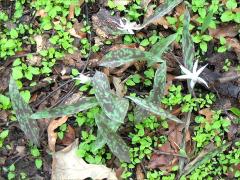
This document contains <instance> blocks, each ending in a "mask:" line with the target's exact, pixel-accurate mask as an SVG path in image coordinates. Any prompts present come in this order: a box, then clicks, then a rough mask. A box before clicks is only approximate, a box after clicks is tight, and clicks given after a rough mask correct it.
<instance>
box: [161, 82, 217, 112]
mask: <svg viewBox="0 0 240 180" xmlns="http://www.w3.org/2000/svg"><path fill="white" fill-rule="evenodd" d="M181 91H182V86H180V85H178V86H175V85H172V86H171V87H170V88H169V94H168V95H167V96H166V97H164V98H163V99H162V103H163V104H165V105H167V106H168V107H170V109H171V110H172V109H173V107H174V106H177V105H180V106H181V111H182V112H189V111H192V110H195V111H197V110H198V108H204V107H210V105H211V104H212V103H213V102H214V101H215V95H214V94H212V93H209V94H206V95H205V96H203V95H201V94H200V95H199V97H198V98H194V97H192V95H191V94H187V95H183V94H182V92H181Z"/></svg>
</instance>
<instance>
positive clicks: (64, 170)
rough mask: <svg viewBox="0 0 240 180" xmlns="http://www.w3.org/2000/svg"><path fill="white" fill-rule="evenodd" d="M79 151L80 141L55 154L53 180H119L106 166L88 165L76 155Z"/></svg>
mask: <svg viewBox="0 0 240 180" xmlns="http://www.w3.org/2000/svg"><path fill="white" fill-rule="evenodd" d="M77 149H78V139H77V140H76V141H75V142H74V143H73V144H71V145H69V146H68V147H67V148H65V149H63V150H61V151H58V152H56V153H55V154H53V163H52V180H59V179H60V180H63V179H86V178H92V179H94V180H101V179H111V180H117V177H116V174H115V172H114V171H113V170H112V169H109V168H107V167H106V166H104V165H95V164H87V163H86V162H85V161H84V160H83V159H82V158H80V157H78V156H77V155H76V151H77Z"/></svg>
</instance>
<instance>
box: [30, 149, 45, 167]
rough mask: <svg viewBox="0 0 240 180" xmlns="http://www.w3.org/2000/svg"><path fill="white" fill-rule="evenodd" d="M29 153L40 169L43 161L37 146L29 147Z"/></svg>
mask: <svg viewBox="0 0 240 180" xmlns="http://www.w3.org/2000/svg"><path fill="white" fill-rule="evenodd" d="M30 150H31V155H32V156H33V157H34V159H35V166H36V168H37V169H41V168H42V165H43V162H42V159H41V154H40V151H39V150H38V148H37V147H36V146H33V147H31V149H30Z"/></svg>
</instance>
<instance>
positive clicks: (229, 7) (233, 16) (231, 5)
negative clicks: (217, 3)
mask: <svg viewBox="0 0 240 180" xmlns="http://www.w3.org/2000/svg"><path fill="white" fill-rule="evenodd" d="M237 6H238V4H237V1H236V0H228V1H227V3H226V10H225V12H223V13H222V14H221V17H220V19H221V21H222V22H229V21H234V22H236V23H240V13H239V12H234V11H233V9H235V8H237Z"/></svg>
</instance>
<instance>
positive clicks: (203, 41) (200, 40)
mask: <svg viewBox="0 0 240 180" xmlns="http://www.w3.org/2000/svg"><path fill="white" fill-rule="evenodd" d="M212 39H213V38H212V36H209V35H202V34H201V33H199V32H198V31H197V32H196V34H195V35H194V36H193V42H194V43H197V44H199V47H200V48H201V50H202V52H207V49H208V45H207V43H208V42H209V41H211V40H212Z"/></svg>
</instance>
